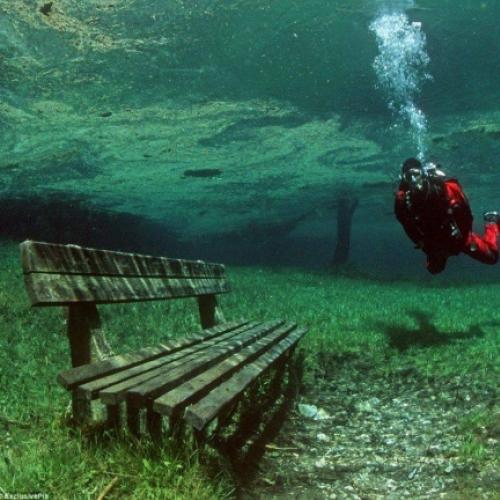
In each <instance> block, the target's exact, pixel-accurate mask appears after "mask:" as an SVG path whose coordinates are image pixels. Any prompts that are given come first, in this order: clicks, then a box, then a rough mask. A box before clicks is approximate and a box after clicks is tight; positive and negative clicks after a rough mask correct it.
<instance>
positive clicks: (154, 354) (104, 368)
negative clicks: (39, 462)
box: [57, 321, 248, 389]
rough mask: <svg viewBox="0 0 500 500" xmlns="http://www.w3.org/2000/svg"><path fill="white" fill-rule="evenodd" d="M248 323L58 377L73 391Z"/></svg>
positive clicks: (222, 327)
mask: <svg viewBox="0 0 500 500" xmlns="http://www.w3.org/2000/svg"><path fill="white" fill-rule="evenodd" d="M247 323H248V322H247V321H240V322H237V321H233V322H229V323H225V324H222V325H217V326H216V327H214V328H210V329H208V330H204V331H202V332H200V333H194V334H191V335H187V336H186V337H183V338H182V339H179V340H169V341H166V342H164V343H162V344H158V345H156V346H152V347H145V348H143V349H141V350H139V351H136V352H133V353H129V354H122V355H118V356H113V357H111V358H108V359H105V360H103V361H98V362H96V363H92V364H88V365H84V366H80V367H78V368H73V369H71V370H65V371H63V372H61V373H60V374H59V375H58V377H57V380H58V382H59V383H60V384H62V385H63V386H64V387H65V388H66V389H73V388H74V387H75V386H77V385H81V384H85V383H87V382H90V381H92V380H95V379H97V378H99V377H104V376H107V375H111V374H113V373H116V372H118V371H121V370H126V369H128V368H131V367H133V366H136V365H138V364H140V363H143V362H145V361H148V360H153V359H156V358H159V357H160V356H166V355H168V354H172V353H175V352H177V351H179V350H181V349H184V348H186V347H190V346H193V345H195V344H198V343H200V342H202V341H203V340H205V339H210V338H213V337H215V336H217V335H220V334H222V333H224V332H228V331H231V330H235V329H236V328H238V327H242V326H244V325H246V324H247Z"/></svg>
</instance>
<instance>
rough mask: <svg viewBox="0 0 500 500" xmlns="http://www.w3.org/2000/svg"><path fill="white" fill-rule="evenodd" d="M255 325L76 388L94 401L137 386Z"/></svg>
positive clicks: (222, 334) (217, 336)
mask: <svg viewBox="0 0 500 500" xmlns="http://www.w3.org/2000/svg"><path fill="white" fill-rule="evenodd" d="M253 325H254V323H245V324H244V325H241V326H239V327H238V328H229V329H227V330H225V331H223V332H216V333H215V334H211V335H208V336H204V337H203V338H202V339H200V341H199V342H196V343H194V344H192V345H184V346H182V348H181V349H176V350H175V352H172V351H171V352H168V353H166V355H164V356H161V357H157V358H156V359H153V360H144V362H143V363H140V364H136V365H135V366H132V367H127V369H126V370H121V371H119V372H117V373H113V374H110V375H107V376H104V377H101V378H98V379H96V380H93V381H91V382H88V383H86V384H83V385H80V386H79V387H77V388H76V393H77V394H78V397H79V398H80V399H94V398H95V397H97V394H98V393H99V391H101V390H104V389H106V388H108V387H114V388H115V389H116V388H117V386H118V384H120V387H128V386H130V385H134V384H137V383H138V382H140V381H142V380H144V379H146V378H152V377H154V376H155V375H156V374H158V373H161V372H162V371H164V370H168V369H171V367H172V366H177V365H179V364H182V363H184V362H185V360H186V359H190V358H191V357H193V355H196V356H201V355H203V354H204V353H205V351H206V350H207V349H208V348H210V347H211V346H213V345H217V344H219V343H223V342H225V341H227V339H231V338H232V337H234V336H235V335H240V334H241V333H242V332H245V331H246V330H248V329H250V328H252V327H253ZM201 340H202V341H201ZM176 362H177V363H176Z"/></svg>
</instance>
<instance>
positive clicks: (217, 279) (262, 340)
mask: <svg viewBox="0 0 500 500" xmlns="http://www.w3.org/2000/svg"><path fill="white" fill-rule="evenodd" d="M21 260H22V267H23V272H24V280H25V285H26V289H27V292H28V295H29V298H30V300H31V303H32V305H33V306H65V307H68V320H67V333H68V338H69V344H70V350H71V362H72V366H73V368H71V369H68V370H65V371H63V372H62V373H60V374H59V377H58V381H59V382H60V383H61V384H62V385H63V386H64V387H65V388H66V389H68V390H69V391H71V392H72V400H73V417H74V419H75V421H76V422H78V423H83V422H85V421H86V420H88V419H89V418H90V417H91V405H90V402H91V401H92V400H94V399H100V401H101V402H102V403H103V404H104V405H105V406H106V410H107V420H108V423H109V424H110V425H114V426H118V425H119V423H120V418H121V417H120V415H121V411H120V408H121V405H122V403H123V404H125V405H126V410H127V423H128V427H129V429H130V431H131V432H132V433H134V434H136V435H137V434H140V427H141V426H140V414H141V410H146V417H147V418H146V423H147V428H148V430H149V431H150V432H151V433H152V434H154V435H158V434H159V433H161V427H162V416H168V417H169V418H170V423H171V424H173V423H175V422H178V421H179V420H180V419H184V421H185V422H187V423H189V424H190V425H192V426H193V427H194V428H195V429H196V430H198V431H202V430H203V429H205V428H206V426H207V425H208V424H209V423H210V422H211V421H213V420H214V419H215V418H216V417H218V416H219V415H220V414H221V413H223V412H224V409H227V408H228V406H230V405H232V404H233V403H234V402H235V401H237V400H238V398H240V396H241V395H242V393H243V392H244V391H245V389H246V388H248V387H249V386H250V385H252V384H253V383H254V382H255V381H256V380H257V379H259V377H260V376H261V375H262V374H263V373H265V372H266V371H267V370H269V368H270V367H273V366H277V365H278V364H279V363H283V362H284V360H285V361H286V360H287V359H289V358H290V356H291V354H292V352H293V349H294V348H295V346H296V345H297V343H298V341H299V340H300V339H301V337H302V336H303V335H304V334H305V333H306V329H305V328H299V327H297V325H295V324H292V323H286V322H284V321H282V320H276V321H267V322H249V321H235V322H226V321H225V320H224V317H223V314H222V311H221V310H220V307H219V306H218V303H217V298H216V296H217V295H218V294H221V293H227V292H228V291H229V286H228V283H227V279H226V274H225V268H224V266H223V265H221V264H209V263H205V262H202V261H189V260H178V259H168V258H164V257H151V256H146V255H138V254H130V253H121V252H111V251H106V250H96V249H90V248H83V247H79V246H76V245H56V244H50V243H41V242H35V241H25V242H24V243H22V244H21ZM187 297H196V298H197V301H198V307H199V314H200V319H201V325H202V328H203V330H202V331H201V332H198V333H193V334H191V335H188V336H185V337H182V338H179V339H176V340H166V341H165V342H163V343H161V344H159V345H156V346H152V347H145V348H143V349H141V350H139V351H137V352H133V353H129V354H123V355H117V356H112V357H109V358H108V359H102V360H97V361H95V362H92V359H91V356H92V355H91V338H92V333H93V331H95V329H96V328H98V326H99V323H100V320H99V313H98V310H97V307H96V306H97V305H98V304H99V305H100V304H112V303H120V302H138V301H152V300H161V299H177V298H187Z"/></svg>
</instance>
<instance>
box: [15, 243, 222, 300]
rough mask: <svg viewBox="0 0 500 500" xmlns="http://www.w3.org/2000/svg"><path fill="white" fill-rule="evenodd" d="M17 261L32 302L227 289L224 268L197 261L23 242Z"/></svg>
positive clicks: (181, 294)
mask: <svg viewBox="0 0 500 500" xmlns="http://www.w3.org/2000/svg"><path fill="white" fill-rule="evenodd" d="M21 261H22V267H23V272H24V280H25V284H26V289H27V292H28V295H29V298H30V300H31V303H32V304H33V305H35V306H61V305H72V304H77V303H93V304H109V303H116V302H138V301H146V300H160V299H174V298H182V297H197V296H203V295H215V294H219V293H225V292H228V291H229V286H228V283H227V280H226V274H225V269H224V266H223V265H222V264H209V263H206V262H203V261H200V260H198V261H192V260H180V259H167V258H165V257H152V256H148V255H138V254H133V253H123V252H111V251H107V250H96V249H92V248H84V247H80V246H77V245H57V244H52V243H41V242H37V241H25V242H24V243H22V244H21Z"/></svg>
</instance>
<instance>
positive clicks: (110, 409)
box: [106, 404, 121, 429]
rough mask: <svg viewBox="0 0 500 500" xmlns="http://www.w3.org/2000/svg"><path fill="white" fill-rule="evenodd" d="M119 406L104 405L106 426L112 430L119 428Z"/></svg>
mask: <svg viewBox="0 0 500 500" xmlns="http://www.w3.org/2000/svg"><path fill="white" fill-rule="evenodd" d="M120 413H121V412H120V405H119V404H116V405H106V426H107V427H110V428H112V429H118V428H119V427H120V421H121V415H120Z"/></svg>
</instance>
